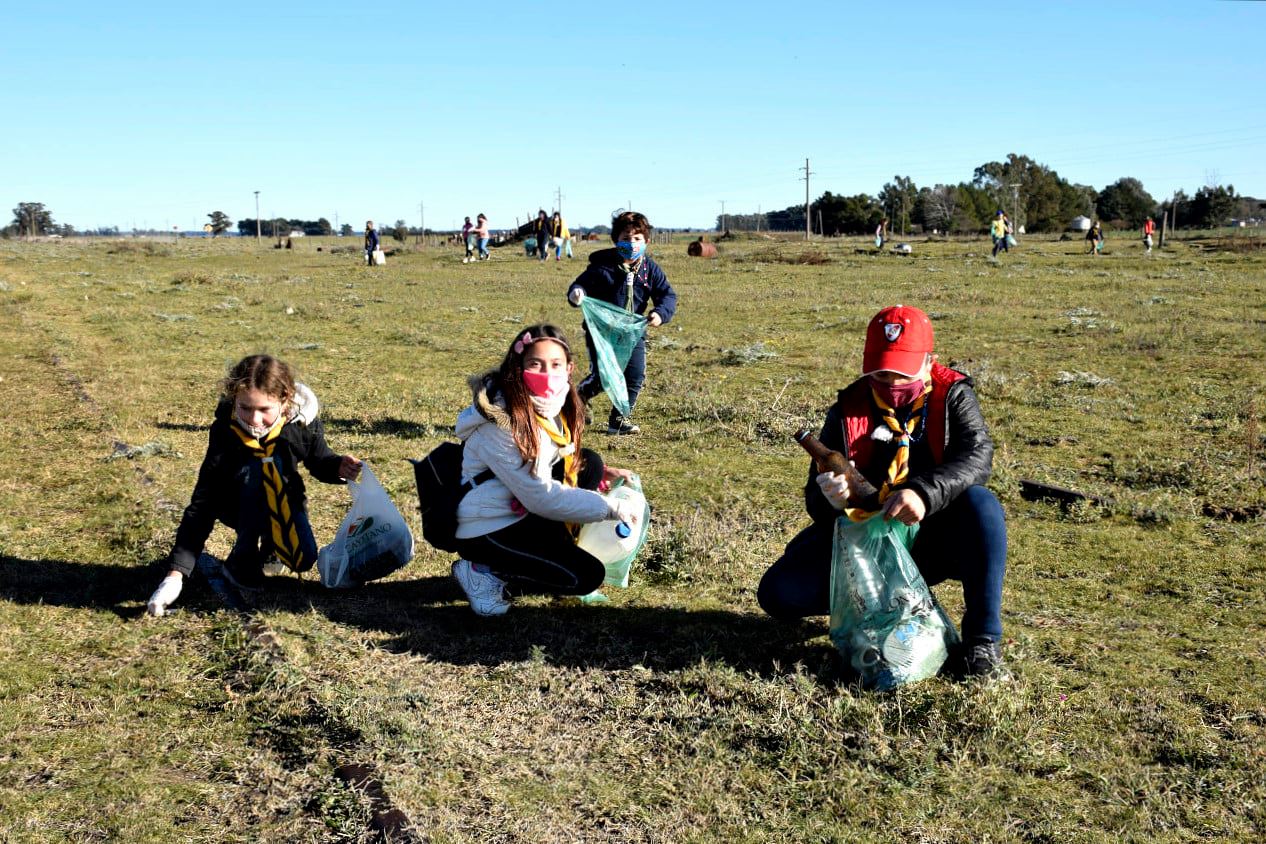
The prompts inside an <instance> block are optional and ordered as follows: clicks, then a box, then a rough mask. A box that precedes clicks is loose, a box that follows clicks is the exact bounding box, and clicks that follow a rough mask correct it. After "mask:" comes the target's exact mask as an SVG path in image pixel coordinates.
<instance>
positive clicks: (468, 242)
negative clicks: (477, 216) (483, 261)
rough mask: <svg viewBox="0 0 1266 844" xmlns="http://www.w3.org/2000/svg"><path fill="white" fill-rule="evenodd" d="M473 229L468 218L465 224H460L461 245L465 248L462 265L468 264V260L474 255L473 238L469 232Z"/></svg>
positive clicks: (472, 224)
mask: <svg viewBox="0 0 1266 844" xmlns="http://www.w3.org/2000/svg"><path fill="white" fill-rule="evenodd" d="M474 227H475V225H474V223H472V222H471V221H470V218H469V217H467V218H466V222H464V223H462V245H463V246H465V247H466V257H464V258H462V263H463V264H469V263H470V259H471V258H473V257H474V255H475V240H474V238H475V236H474V235H473V234H471V233H470V230H471V229H473V228H474Z"/></svg>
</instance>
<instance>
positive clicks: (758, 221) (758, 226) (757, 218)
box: [756, 205, 760, 234]
mask: <svg viewBox="0 0 1266 844" xmlns="http://www.w3.org/2000/svg"><path fill="white" fill-rule="evenodd" d="M756 233H757V234H760V205H757V206H756Z"/></svg>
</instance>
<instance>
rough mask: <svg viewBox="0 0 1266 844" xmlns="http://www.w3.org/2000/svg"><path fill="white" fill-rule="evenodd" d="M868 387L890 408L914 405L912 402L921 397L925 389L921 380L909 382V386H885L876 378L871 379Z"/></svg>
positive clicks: (925, 386)
mask: <svg viewBox="0 0 1266 844" xmlns="http://www.w3.org/2000/svg"><path fill="white" fill-rule="evenodd" d="M870 386H871V387H872V388H874V390H875V393H876V394H877V395H878V396H879V397H880V398H881V399H883V400H884V401H886V402H887V403H888V406H889V407H891V408H898V407H905V406H906V405H908V404H914V400H915V399H917V398H918V397H919V396H921V395H923V391H924V390H926V389H927V385H926V384H924V383H923V380H922V379H919V380H917V381H911V382H910V383H909V384H885V383H884V382H883V381H880V380H879V379H877V378H871V379H870Z"/></svg>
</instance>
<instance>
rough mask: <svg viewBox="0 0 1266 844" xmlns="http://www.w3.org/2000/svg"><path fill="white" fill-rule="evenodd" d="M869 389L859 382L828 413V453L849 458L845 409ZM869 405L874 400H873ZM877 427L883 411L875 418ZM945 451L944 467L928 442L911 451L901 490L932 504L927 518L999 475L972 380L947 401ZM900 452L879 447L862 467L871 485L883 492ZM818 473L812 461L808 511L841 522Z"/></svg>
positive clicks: (890, 446) (817, 518)
mask: <svg viewBox="0 0 1266 844" xmlns="http://www.w3.org/2000/svg"><path fill="white" fill-rule="evenodd" d="M860 390H865V391H866V395H867V396H869V391H870V388H869V382H868V379H866V378H860V379H858V380H857V381H854V382H853V383H852V384H850V385H849V386H848V387H846V388H845V389H843V390H840V392H839V400H838V401H837V402H836V403H835V404H834V405H832V407H831V409H830V410H829V411H827V414H826V421H825V422H824V423H823V425H822V433H821V434H820V435H819V437H818V438H819V439H820V440H821V441H822V444H823V445H825V446H826V447H827V448H830V449H834V450H835V451H838V452H841V453H847V451H846V449H845V447H844V426H843V424H842V421H843V409H842V408H843V406H844V404H845V403H846V402H847V401H850V400H856V397H857V393H856V392H854V391H860ZM867 400H869V399H867ZM875 419H876V424H877V425H882V424H883V423H882V422H879V421H878V412H877V411H876V413H875ZM944 431H945V450H944V454H943V456H942V460H941V462H940V463H939V464H938V463H937V462H936V460H935V459H934V457H933V455H932V449H931V448H930V447H929V446H928V443H927V442H926V441H920V442H917V443H915V444H914V445H912V446H911V448H910V474H909V476H908V477H907V478H906V481H905V483H903V484H901V485H900V486H898V487H897V488H898V489H905V488H909V489H913V490H914V491H915V492H917V493H918V494H919V497H920V498H922V499H923V502H924V503H925V504H926V505H927V515H931V514H932V513H935V512H937V511H938V510H943V509H945V507H946V506H947V505H948V504H949V503H950V502H951V501H953V500H954V499H955V498H957V497H958V496H959V495H961V494H962V492H963V491H964V490H965V489H967V488H968V487H969V486H975V485H977V484H981V485H983V484H984V483H986V482H987V481H988V480H989V475H990V474H991V473H992V471H993V440H991V439H990V438H989V428H988V426H987V425H986V424H985V417H984V416H983V415H982V414H981V412H980V403H979V402H978V401H977V400H976V391H975V390H973V389H972V381H971V379H970V378H963V379H962V380H960V381H956V382H955V383H953V384H951V385H950V387H949V390H948V392H947V393H946V396H945V425H944ZM895 452H896V445H895V444H894V443H878V442H876V443H874V445H873V451H872V454H871V459H870V460H869V461H867V464H866V465H865V466H858V467H857V468H858V469H860V470H861V472H862V474H863V475H865V476H866V478H867V480H869V481H870V482H871V483H873V484H874V485H875V486H876V487H879V486H880V485H881V484H882V483H883V481H884V478H885V476H886V474H887V471H888V466H889V465H891V463H892V458H893V455H894V453H895ZM817 476H818V470H817V468H816V467H815V466H814V465H813V463H812V462H811V463H810V465H809V480H808V482H807V483H806V484H805V488H804V500H805V509H806V510H808V512H809V515H810V516H811V517H812V518H813V520H814V521H815V522H826V521H832V520H834V519H836V518H837V517H838V516H839V515H840V511H839V510H836V509H835V508H834V507H832V506H831V502H829V501H827V499H826V496H824V495H823V494H822V489H821V488H820V487H819V486H818V484H817V481H815V480H814V478H816V477H817Z"/></svg>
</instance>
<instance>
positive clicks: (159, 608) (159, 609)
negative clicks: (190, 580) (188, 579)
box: [145, 572, 185, 617]
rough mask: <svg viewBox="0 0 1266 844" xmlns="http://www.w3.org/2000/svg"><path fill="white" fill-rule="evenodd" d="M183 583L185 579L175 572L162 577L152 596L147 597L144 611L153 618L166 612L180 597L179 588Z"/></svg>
mask: <svg viewBox="0 0 1266 844" xmlns="http://www.w3.org/2000/svg"><path fill="white" fill-rule="evenodd" d="M184 582H185V578H184V577H183V576H182V575H180V574H178V573H176V572H172V573H171V574H169V575H167V576H166V577H164V578H163V582H162V583H160V584H158V588H157V589H155V590H154V594H153V595H150V596H149V603H148V604H146V606H145V611H146V612H148V613H149V614H150V615H152V616H155V617H158V616H161V615H162V614H163V613H165V612H167V608H168V607H169V606H171V605H172V603H173V602H174V601H175V600H176V599H177V598H179V597H180V587H181V586H183V585H184Z"/></svg>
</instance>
